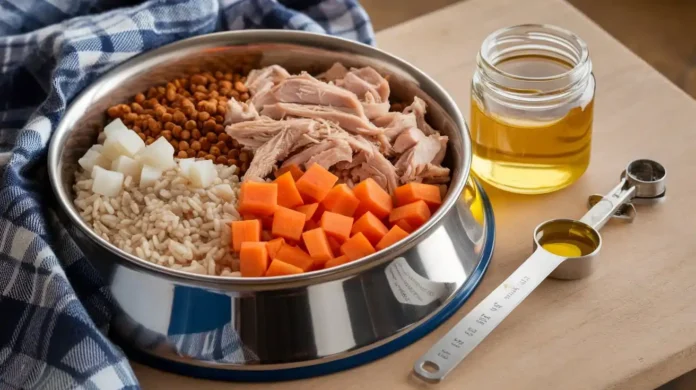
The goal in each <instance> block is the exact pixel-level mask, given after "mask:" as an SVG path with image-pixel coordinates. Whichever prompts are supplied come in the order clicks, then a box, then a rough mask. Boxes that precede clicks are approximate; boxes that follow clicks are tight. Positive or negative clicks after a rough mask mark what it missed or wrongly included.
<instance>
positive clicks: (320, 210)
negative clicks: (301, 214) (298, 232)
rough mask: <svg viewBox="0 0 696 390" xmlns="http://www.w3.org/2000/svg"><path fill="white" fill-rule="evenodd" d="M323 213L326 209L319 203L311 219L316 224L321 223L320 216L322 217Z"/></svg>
mask: <svg viewBox="0 0 696 390" xmlns="http://www.w3.org/2000/svg"><path fill="white" fill-rule="evenodd" d="M324 211H326V208H325V207H324V205H323V204H321V203H319V206H317V211H315V212H314V216H312V219H313V220H315V221H317V222H319V221H321V216H322V215H324Z"/></svg>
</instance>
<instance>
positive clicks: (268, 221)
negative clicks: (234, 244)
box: [242, 213, 273, 229]
mask: <svg viewBox="0 0 696 390" xmlns="http://www.w3.org/2000/svg"><path fill="white" fill-rule="evenodd" d="M242 219H243V220H245V221H250V220H252V219H258V220H259V221H261V226H262V227H263V228H264V229H270V228H271V226H272V225H273V216H272V215H268V216H265V217H261V216H259V215H256V214H249V213H245V214H242Z"/></svg>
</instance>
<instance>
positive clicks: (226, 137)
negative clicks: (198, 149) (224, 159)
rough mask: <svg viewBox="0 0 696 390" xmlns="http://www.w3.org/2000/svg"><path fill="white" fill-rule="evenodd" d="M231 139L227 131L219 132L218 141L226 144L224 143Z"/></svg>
mask: <svg viewBox="0 0 696 390" xmlns="http://www.w3.org/2000/svg"><path fill="white" fill-rule="evenodd" d="M229 139H230V136H229V135H227V134H226V133H222V134H218V141H220V142H222V143H223V145H224V143H225V142H227V140H229Z"/></svg>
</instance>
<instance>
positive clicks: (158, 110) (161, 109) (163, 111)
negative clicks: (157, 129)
mask: <svg viewBox="0 0 696 390" xmlns="http://www.w3.org/2000/svg"><path fill="white" fill-rule="evenodd" d="M166 113H167V109H166V108H164V106H163V105H156V106H155V115H156V116H157V117H158V118H161V117H162V115H164V114H166Z"/></svg>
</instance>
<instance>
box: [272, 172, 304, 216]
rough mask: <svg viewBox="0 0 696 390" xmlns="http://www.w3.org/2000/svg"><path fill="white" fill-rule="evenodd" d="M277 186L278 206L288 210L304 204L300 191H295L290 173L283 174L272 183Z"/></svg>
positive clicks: (293, 180)
mask: <svg viewBox="0 0 696 390" xmlns="http://www.w3.org/2000/svg"><path fill="white" fill-rule="evenodd" d="M273 182H274V183H276V184H278V205H279V206H283V207H287V208H289V209H292V208H295V207H297V206H301V205H303V204H304V202H303V201H302V196H301V195H300V191H298V190H297V186H296V185H295V179H293V178H292V174H291V173H290V172H285V173H284V174H282V175H280V177H278V178H277V179H275V180H274V181H273Z"/></svg>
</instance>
